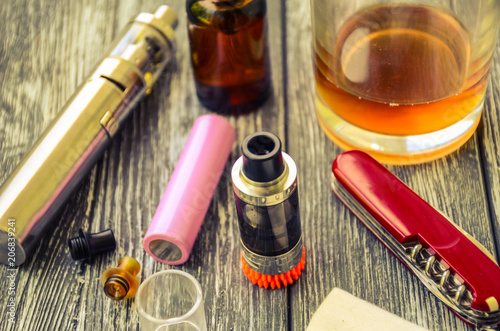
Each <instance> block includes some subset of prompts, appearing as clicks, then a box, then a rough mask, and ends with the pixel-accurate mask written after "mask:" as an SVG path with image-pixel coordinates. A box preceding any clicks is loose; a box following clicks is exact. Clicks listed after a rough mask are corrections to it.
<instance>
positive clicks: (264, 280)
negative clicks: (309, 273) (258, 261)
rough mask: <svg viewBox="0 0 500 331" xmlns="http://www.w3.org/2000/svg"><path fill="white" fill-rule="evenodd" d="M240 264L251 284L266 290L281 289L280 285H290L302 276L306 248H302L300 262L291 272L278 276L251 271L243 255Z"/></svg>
mask: <svg viewBox="0 0 500 331" xmlns="http://www.w3.org/2000/svg"><path fill="white" fill-rule="evenodd" d="M241 262H242V268H243V272H244V273H245V275H246V276H247V278H248V279H249V280H250V281H251V282H252V283H254V284H255V285H259V287H264V288H266V289H268V288H269V287H271V289H273V290H274V289H275V288H276V287H277V288H281V285H282V284H283V286H285V287H287V286H288V285H292V284H293V281H294V280H298V279H299V276H300V275H301V274H302V270H304V268H305V265H306V248H305V247H303V248H302V258H301V259H300V262H299V263H298V264H297V265H296V266H295V267H294V268H293V269H292V270H290V271H287V272H285V273H282V274H279V275H263V274H260V273H258V272H256V271H254V270H252V269H251V268H250V267H249V266H248V264H247V263H246V262H245V258H244V257H243V254H241Z"/></svg>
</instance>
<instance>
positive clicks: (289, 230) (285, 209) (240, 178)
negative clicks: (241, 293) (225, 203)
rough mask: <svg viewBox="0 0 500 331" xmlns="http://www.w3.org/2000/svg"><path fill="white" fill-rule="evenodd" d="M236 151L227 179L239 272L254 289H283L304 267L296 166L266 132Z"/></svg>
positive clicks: (274, 139)
mask: <svg viewBox="0 0 500 331" xmlns="http://www.w3.org/2000/svg"><path fill="white" fill-rule="evenodd" d="M241 152H242V154H243V155H242V156H241V157H240V158H239V159H238V160H237V161H236V162H235V164H234V166H233V170H232V174H231V176H232V180H233V188H234V198H235V202H236V210H237V213H238V223H239V228H240V237H241V248H242V262H243V270H244V272H245V274H246V275H247V277H248V278H249V279H250V280H251V281H252V282H253V283H254V284H258V285H259V286H260V287H265V288H268V287H269V286H270V287H271V288H273V289H274V288H275V287H278V288H281V284H283V285H284V286H288V285H289V284H292V283H293V279H295V280H297V279H298V277H299V276H300V274H301V273H302V270H303V269H304V265H305V249H304V247H303V244H302V231H301V227H300V213H299V193H298V190H297V167H296V166H295V162H294V161H293V160H292V158H291V157H290V156H289V155H288V154H286V153H284V152H282V151H281V141H280V140H279V138H278V137H276V136H275V135H274V134H272V133H269V132H257V133H254V134H252V135H250V136H248V137H246V138H245V140H244V141H243V143H242V144H241Z"/></svg>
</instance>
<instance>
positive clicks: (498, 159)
mask: <svg viewBox="0 0 500 331" xmlns="http://www.w3.org/2000/svg"><path fill="white" fill-rule="evenodd" d="M499 113H500V44H498V42H497V47H496V50H495V56H494V59H493V63H492V66H491V76H490V82H489V86H488V91H487V92H486V101H485V107H484V115H483V117H484V119H483V125H481V126H480V127H479V130H478V135H479V137H480V140H479V142H480V148H481V151H482V153H481V155H482V158H483V164H484V176H485V180H486V188H487V192H488V193H489V195H488V201H489V206H490V216H491V219H492V232H493V233H494V236H495V239H496V252H495V253H496V257H497V261H498V259H499V258H500V150H499V148H500V147H499V144H500V117H499ZM492 252H493V251H492Z"/></svg>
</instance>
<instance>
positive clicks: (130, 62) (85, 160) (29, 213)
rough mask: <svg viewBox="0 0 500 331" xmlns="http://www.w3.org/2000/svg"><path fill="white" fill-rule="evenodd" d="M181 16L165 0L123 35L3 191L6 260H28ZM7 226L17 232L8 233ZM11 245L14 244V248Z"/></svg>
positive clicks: (157, 66)
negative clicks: (164, 3) (10, 250)
mask: <svg viewBox="0 0 500 331" xmlns="http://www.w3.org/2000/svg"><path fill="white" fill-rule="evenodd" d="M176 25H177V14H176V13H175V12H174V11H173V10H172V9H170V8H169V7H167V6H161V7H159V8H158V10H157V11H156V12H155V13H154V14H147V13H142V14H139V16H137V18H135V19H134V20H132V21H131V22H130V23H129V24H128V25H127V26H126V27H125V29H124V30H123V31H122V32H121V33H120V35H119V36H118V38H117V39H116V41H115V42H114V44H113V45H112V46H111V47H110V49H109V51H108V52H107V53H106V55H105V56H104V58H103V60H102V61H101V62H99V64H98V65H97V66H96V68H95V69H94V70H93V71H92V73H91V74H90V75H89V76H88V78H87V79H86V80H85V81H84V83H83V84H82V85H81V86H80V87H79V88H78V90H77V91H76V92H75V94H74V95H73V97H72V98H71V99H70V100H69V101H68V102H67V103H66V105H65V106H64V107H63V109H62V110H61V111H60V113H59V115H58V116H57V117H56V119H55V120H54V122H53V123H52V124H51V125H50V126H49V127H48V128H47V130H46V131H45V132H44V133H43V134H42V136H41V137H40V139H39V140H38V141H37V142H36V143H35V145H34V147H33V148H32V149H31V151H30V152H29V153H28V154H27V156H26V157H25V158H24V159H23V161H22V162H21V164H20V165H19V166H18V167H17V169H16V170H15V171H14V172H13V173H12V174H11V176H10V178H9V179H8V180H7V181H6V182H5V184H4V185H3V186H2V188H1V189H0V246H1V247H7V244H11V243H14V244H15V246H12V247H15V249H14V250H13V252H15V254H11V255H14V256H9V255H8V254H9V253H11V252H9V251H8V250H7V249H2V250H0V262H1V263H4V264H10V263H14V264H15V265H20V264H22V263H23V262H24V261H25V259H26V257H27V256H29V255H30V254H31V253H32V252H33V251H34V249H35V247H36V245H37V243H38V240H39V239H40V237H41V236H42V234H43V231H44V230H45V229H46V228H47V226H48V225H49V223H50V221H51V220H52V218H53V217H54V215H55V213H56V212H57V211H58V210H59V208H60V207H61V206H62V205H63V203H64V202H65V200H66V199H67V198H68V196H69V195H70V193H71V192H72V191H73V189H74V188H75V187H76V186H77V184H78V183H79V182H80V180H81V179H82V178H83V177H84V176H85V175H86V174H87V173H88V171H89V170H90V168H91V167H92V166H93V165H94V164H95V162H96V161H97V160H98V159H99V158H100V157H101V155H102V152H103V151H104V149H105V147H106V146H107V145H108V143H109V141H110V138H112V137H113V135H114V134H115V132H116V131H117V129H118V128H119V126H120V124H121V123H122V121H123V120H124V119H125V117H127V115H128V114H129V113H130V111H131V109H132V108H133V107H134V106H135V104H136V103H137V102H138V101H139V100H140V99H141V98H142V97H143V96H144V95H145V94H147V93H148V92H149V90H150V89H151V88H152V86H153V84H154V83H155V82H156V81H157V79H158V77H159V75H160V73H161V72H162V71H163V69H164V68H165V66H166V65H167V63H168V61H169V60H170V59H171V58H172V54H173V39H174V30H173V29H174V28H175V26H176ZM9 224H14V225H15V232H12V231H10V232H9V228H10V226H9ZM9 247H10V246H9Z"/></svg>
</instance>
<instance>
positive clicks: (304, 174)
mask: <svg viewBox="0 0 500 331" xmlns="http://www.w3.org/2000/svg"><path fill="white" fill-rule="evenodd" d="M170 3H171V4H172V6H173V7H174V8H175V9H176V10H177V11H178V13H180V20H179V26H178V28H177V31H176V37H177V40H178V43H177V51H176V56H175V60H174V61H173V62H172V63H171V64H170V65H169V67H168V69H167V71H166V73H165V74H164V75H163V76H162V77H161V79H160V81H159V83H158V85H157V86H156V87H155V89H154V90H153V93H152V94H151V95H149V96H148V97H147V98H146V99H145V100H144V101H143V102H141V103H140V104H139V105H138V108H137V109H136V111H134V112H133V114H132V116H131V118H130V119H129V120H128V121H127V122H126V124H125V126H124V127H123V129H122V130H121V131H120V132H119V133H118V134H117V136H116V137H115V139H114V140H113V142H112V145H111V146H110V147H109V148H108V150H107V151H106V153H105V154H104V156H103V158H102V160H101V161H100V162H99V163H98V164H97V165H96V166H95V167H94V168H93V170H92V171H91V173H90V174H89V176H88V178H87V179H86V180H85V181H84V182H83V183H82V184H81V186H80V187H79V188H78V189H77V190H76V192H75V193H74V194H73V195H72V197H71V198H70V200H69V201H68V203H67V205H66V206H65V207H64V208H63V210H62V211H61V213H60V215H59V216H58V218H59V220H58V221H57V222H56V224H55V225H54V226H53V227H52V228H51V229H50V231H47V236H46V237H45V238H44V239H43V240H42V243H41V245H40V249H39V250H38V251H37V252H36V253H35V254H34V255H33V257H32V258H31V259H29V260H28V261H27V262H26V263H25V264H24V265H22V266H21V267H20V268H19V269H18V273H17V277H16V290H17V294H16V302H17V306H16V318H17V322H16V324H15V325H12V324H10V323H8V322H7V321H6V319H5V318H4V316H6V306H5V305H1V306H0V316H1V318H0V331H4V330H139V324H138V315H137V312H136V307H135V303H134V300H128V301H122V302H114V301H111V300H109V299H107V298H106V297H105V296H104V294H103V293H102V289H101V286H100V282H99V277H100V275H101V273H102V272H103V271H104V270H105V269H106V268H109V267H113V266H115V265H116V264H117V262H118V260H119V258H120V257H122V256H124V255H130V256H133V257H136V258H137V259H138V260H139V261H140V262H141V264H142V267H143V270H142V272H141V276H142V278H143V279H144V278H147V277H148V276H150V275H151V274H153V273H154V272H157V271H160V270H165V269H171V268H175V269H180V270H184V271H187V272H188V273H190V274H192V275H193V276H194V277H195V278H197V279H198V280H199V281H200V283H201V286H202V289H203V291H204V293H205V312H206V317H207V323H208V328H209V330H288V329H292V330H303V329H304V328H305V327H306V325H307V324H308V322H309V321H310V319H311V317H312V315H313V313H314V311H315V310H316V309H317V308H318V307H319V305H320V304H321V302H322V301H323V300H324V298H325V297H326V296H327V294H328V293H329V292H330V291H331V289H332V288H333V287H340V288H343V289H345V290H347V291H349V292H350V293H352V294H354V295H356V296H358V297H360V298H362V299H365V300H367V301H369V302H372V303H374V304H376V305H378V306H379V307H381V308H383V309H385V310H387V311H390V312H392V313H395V314H396V315H399V316H401V317H403V318H405V319H406V320H409V321H411V322H413V323H416V324H419V325H421V326H424V327H427V328H429V329H430V330H436V331H438V330H439V331H440V330H460V331H465V330H472V328H470V327H468V326H467V325H465V324H464V323H463V322H461V321H460V320H459V319H458V318H456V317H455V316H454V315H453V314H452V313H451V312H450V311H449V310H448V309H446V308H445V307H444V305H442V304H441V303H440V302H439V301H438V300H437V299H436V298H435V297H434V296H433V295H432V294H430V292H428V291H427V290H426V289H425V288H424V286H423V285H421V284H420V283H419V281H418V280H417V278H416V277H414V276H412V275H411V274H410V273H409V272H408V271H407V270H406V269H405V268H404V267H403V266H402V265H401V263H399V262H398V261H397V260H396V259H395V258H394V257H393V256H392V255H391V254H390V253H389V252H388V251H387V249H385V248H384V247H383V245H382V244H381V243H379V242H378V241H377V240H376V239H375V238H374V237H373V236H372V235H371V234H370V233H369V232H368V231H367V230H366V228H364V226H363V225H362V224H361V223H360V222H359V221H358V220H357V219H356V218H355V217H353V216H352V214H351V213H350V212H348V211H347V209H346V208H345V207H344V206H343V205H342V204H341V203H340V202H339V201H338V200H337V199H336V198H335V197H334V195H333V194H332V192H331V189H330V185H329V181H330V167H331V163H332V161H333V159H334V158H335V156H336V155H338V154H339V153H340V152H341V150H340V149H339V148H338V147H336V146H335V145H334V144H333V143H332V142H331V141H330V140H328V139H327V137H326V136H325V135H324V133H323V132H322V131H321V129H320V127H319V125H318V124H317V122H316V118H315V115H314V103H313V92H314V82H313V77H312V63H311V58H312V56H311V23H310V14H309V2H308V1H301V0H288V1H285V0H282V1H277V0H276V1H275V0H270V1H268V22H269V38H270V42H269V44H270V53H271V62H272V75H273V76H272V77H273V85H274V95H273V97H272V98H270V99H269V100H268V102H266V104H265V105H264V106H263V107H262V109H261V110H259V112H256V113H253V114H250V115H246V116H242V117H238V118H230V122H231V123H232V124H233V125H234V126H235V127H236V129H237V142H238V143H239V142H241V141H242V140H243V138H244V137H245V136H247V135H248V134H250V133H253V132H255V131H258V130H268V131H271V132H274V133H276V134H277V135H279V136H280V137H281V138H282V140H283V143H284V149H285V151H287V152H288V153H289V154H290V155H291V156H292V157H293V158H294V159H295V161H296V163H297V165H298V169H299V192H300V199H301V217H302V227H303V235H304V240H305V245H306V248H307V258H306V270H305V272H304V274H303V275H302V276H301V278H300V279H299V281H298V282H297V284H296V285H294V286H292V287H291V288H288V289H283V290H279V291H269V290H264V289H260V288H258V287H256V286H254V285H252V284H251V283H250V282H248V280H247V279H246V278H245V276H244V275H243V272H242V271H241V265H240V248H239V230H238V227H237V221H236V219H237V216H236V212H235V208H234V200H233V193H232V187H231V180H230V177H229V173H230V169H231V166H232V164H233V163H234V161H235V160H236V159H237V158H238V157H239V154H240V153H239V146H238V144H235V145H234V147H233V150H232V153H231V156H230V160H229V161H228V163H227V165H226V169H225V172H224V174H223V176H222V178H221V181H220V183H219V186H218V188H217V190H216V194H215V196H214V199H213V201H212V203H211V205H210V207H209V211H208V213H207V216H206V219H205V221H204V224H203V225H202V228H201V231H200V234H199V236H198V238H197V241H196V243H195V245H194V248H193V252H192V255H191V258H190V259H189V260H188V262H187V263H186V264H184V265H182V266H180V267H170V266H166V265H163V264H161V263H158V262H156V261H154V260H153V259H152V258H151V257H150V256H149V255H147V254H146V253H145V252H144V250H143V249H142V238H143V237H144V235H145V233H146V231H147V229H148V226H149V222H150V220H151V219H152V217H153V215H154V213H155V210H156V206H157V205H158V203H159V201H160V199H161V196H162V194H163V192H164V190H165V188H166V186H167V184H168V181H169V178H170V175H171V174H172V172H173V170H174V168H175V164H176V162H177V160H178V158H179V156H180V154H181V152H182V149H183V147H184V144H185V142H186V140H187V137H188V135H189V132H190V129H191V126H192V124H193V122H194V120H195V119H196V118H197V117H198V116H200V115H202V114H205V113H206V110H205V109H204V108H203V107H202V106H201V105H200V104H199V102H198V100H197V98H196V93H195V87H194V82H193V79H192V70H191V64H190V60H189V46H188V42H187V33H186V17H185V15H184V13H185V10H184V5H185V2H184V1H180V0H173V1H170ZM161 4H163V2H162V1H132V0H127V1H118V0H71V1H62V0H52V1H50V0H40V1H34V0H19V1H4V2H2V4H0V31H2V32H4V33H3V37H2V39H0V165H1V169H2V172H0V183H2V182H4V181H5V180H6V179H7V176H8V174H9V173H10V172H11V171H12V170H13V169H14V167H15V166H16V165H17V164H18V162H19V161H20V160H21V158H22V156H23V155H24V154H26V152H27V151H28V150H29V147H30V146H31V145H32V144H33V143H34V142H35V140H36V139H37V138H38V137H39V136H40V134H41V133H42V132H43V130H44V129H45V128H46V127H47V126H48V125H49V123H50V122H51V120H52V119H53V118H54V117H55V115H56V114H57V112H58V110H59V109H60V108H61V107H62V106H63V104H64V103H65V102H66V100H68V99H69V97H70V96H71V94H72V93H73V92H74V91H75V90H76V88H77V86H78V85H79V84H80V83H81V82H82V80H83V79H84V77H85V75H86V74H87V73H88V72H89V70H91V68H92V67H93V66H94V65H95V64H96V63H97V61H99V59H100V57H101V55H102V54H104V52H105V50H106V48H107V46H108V45H109V44H110V43H111V41H112V40H113V38H114V37H115V36H116V35H117V33H118V32H119V31H120V29H121V28H122V27H123V26H124V25H125V24H126V23H127V22H128V21H129V19H130V18H132V17H134V16H135V15H137V13H139V12H142V11H148V12H152V11H154V10H155V9H156V8H157V7H158V6H159V5H161ZM283 18H284V19H285V20H283ZM497 54H498V52H497ZM499 86H500V65H499V63H498V61H495V62H494V64H493V67H492V82H491V84H490V87H489V90H488V96H487V99H486V115H485V117H484V121H483V125H482V126H481V127H480V128H479V130H478V133H477V134H476V135H475V136H474V137H473V138H472V139H471V140H470V141H469V142H468V143H467V144H466V145H465V146H464V147H462V148H461V149H460V150H459V151H457V152H456V153H453V154H452V155H450V156H448V157H445V158H443V159H441V160H438V161H435V162H431V163H428V164H424V165H419V166H406V167H395V166H392V167H390V170H391V171H393V172H394V173H395V174H396V175H397V176H398V177H400V178H401V179H402V180H403V181H405V182H406V183H407V184H408V185H409V186H410V187H411V188H413V189H414V190H415V191H416V192H417V193H418V194H420V195H421V196H422V197H423V198H424V199H425V200H427V201H428V202H430V203H431V204H432V205H434V206H435V207H437V208H438V209H441V210H442V211H444V212H445V213H446V214H448V215H449V216H450V217H451V218H452V219H454V220H455V222H457V223H458V224H459V225H461V226H462V227H463V228H464V229H465V230H466V231H468V232H469V233H471V234H472V235H473V236H475V237H476V238H477V239H478V240H479V241H480V242H481V243H483V244H484V245H485V246H486V247H487V248H488V249H489V250H490V251H494V250H495V249H496V250H497V254H498V253H500V251H499V247H500V245H499V244H500V243H499V242H498V240H499V239H498V238H499V237H500V233H499V229H500V193H499V192H500V187H499V185H500V184H499V183H500V173H499V172H500V170H499V169H500V167H499V163H500V160H499V156H498V155H499V153H498V149H499V147H498V144H499V142H500V127H499V126H500V124H499V118H498V107H499V106H498V105H499V104H500V96H499V92H498V87H499ZM483 178H484V179H483ZM486 192H487V193H486ZM490 220H491V221H492V222H490ZM80 227H81V228H84V229H87V230H90V231H92V232H96V231H100V230H102V229H106V228H111V229H113V230H114V232H115V235H116V238H117V244H118V248H117V250H116V251H115V252H113V253H109V254H106V255H104V256H101V257H98V258H97V259H96V260H95V262H94V263H93V264H92V265H87V264H80V263H76V262H74V261H72V260H71V258H70V255H69V251H68V248H67V243H66V242H67V239H68V238H69V237H72V236H74V235H76V234H77V230H78V228H80ZM495 240H496V241H497V244H496V245H495ZM7 274H8V273H7V270H6V268H5V267H3V266H2V267H0V303H3V302H6V299H7V293H6V291H4V289H5V288H7V287H8V280H7V278H6V276H7Z"/></svg>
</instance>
